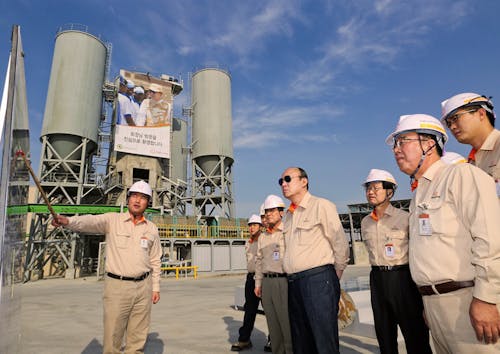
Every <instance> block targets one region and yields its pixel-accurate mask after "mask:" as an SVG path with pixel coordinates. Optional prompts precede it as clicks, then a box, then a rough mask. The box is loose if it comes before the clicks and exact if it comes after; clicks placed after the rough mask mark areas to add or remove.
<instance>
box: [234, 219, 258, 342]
mask: <svg viewBox="0 0 500 354" xmlns="http://www.w3.org/2000/svg"><path fill="white" fill-rule="evenodd" d="M261 230H262V223H261V219H260V216H258V215H255V214H254V215H252V216H250V219H248V232H249V233H250V239H249V240H247V242H246V243H245V253H246V257H247V270H248V273H247V279H246V281H245V305H244V310H245V316H244V317H243V326H241V327H240V329H239V337H238V342H237V343H234V344H233V345H232V346H231V350H232V351H235V352H237V351H241V350H245V349H249V348H251V347H252V342H251V341H250V336H251V334H252V330H253V327H254V324H255V317H256V316H257V310H258V308H259V303H260V298H259V297H258V296H257V295H255V292H254V289H255V279H254V277H255V258H256V256H257V241H258V240H259V236H260V234H261Z"/></svg>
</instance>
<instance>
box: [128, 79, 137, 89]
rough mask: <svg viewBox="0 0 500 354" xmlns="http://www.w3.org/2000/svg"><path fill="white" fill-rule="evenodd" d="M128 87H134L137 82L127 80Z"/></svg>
mask: <svg viewBox="0 0 500 354" xmlns="http://www.w3.org/2000/svg"><path fill="white" fill-rule="evenodd" d="M127 87H128V88H134V87H135V84H134V82H133V81H132V80H127Z"/></svg>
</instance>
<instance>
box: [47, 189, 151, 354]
mask: <svg viewBox="0 0 500 354" xmlns="http://www.w3.org/2000/svg"><path fill="white" fill-rule="evenodd" d="M151 198H152V190H151V187H150V186H149V184H147V183H146V182H144V181H139V182H136V183H134V184H133V185H132V186H131V187H130V189H129V191H128V201H127V207H128V211H127V212H125V213H107V214H102V215H82V216H73V217H70V218H68V217H65V216H63V215H58V216H57V218H56V219H54V220H53V221H52V225H53V226H64V227H65V228H67V229H70V230H72V231H76V232H85V233H94V234H105V235H106V277H105V280H104V296H103V300H104V341H103V342H104V343H103V347H104V348H103V353H105V354H108V353H109V354H115V353H116V354H118V353H121V352H122V351H121V350H122V348H121V347H122V342H123V337H124V335H125V332H126V346H125V349H124V350H125V353H143V352H144V346H145V344H146V339H147V336H148V331H149V324H150V320H151V304H152V303H153V304H156V303H157V302H158V301H159V300H160V265H161V261H160V257H161V247H160V238H159V236H158V229H157V227H156V225H155V224H153V223H152V222H150V221H149V220H147V219H145V218H144V211H145V210H146V208H147V206H148V204H149V201H150V200H151Z"/></svg>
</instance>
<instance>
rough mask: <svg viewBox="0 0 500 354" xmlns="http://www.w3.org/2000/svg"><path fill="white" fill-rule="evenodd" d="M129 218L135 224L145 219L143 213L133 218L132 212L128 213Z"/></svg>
mask: <svg viewBox="0 0 500 354" xmlns="http://www.w3.org/2000/svg"><path fill="white" fill-rule="evenodd" d="M130 218H131V219H132V222H133V223H134V225H137V224H138V223H140V222H143V221H146V218H145V217H144V215H142V216H141V218H140V219H136V218H134V216H133V215H132V214H130Z"/></svg>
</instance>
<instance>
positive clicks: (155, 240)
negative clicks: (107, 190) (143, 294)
mask: <svg viewBox="0 0 500 354" xmlns="http://www.w3.org/2000/svg"><path fill="white" fill-rule="evenodd" d="M66 227H67V228H68V229H70V230H73V231H77V232H88V233H92V234H105V235H106V272H110V273H113V274H116V275H122V276H124V277H138V276H141V275H142V274H144V273H146V272H151V273H152V276H151V277H152V281H153V291H160V267H161V246H160V237H159V235H158V229H157V227H156V225H155V224H154V223H152V222H151V221H149V220H146V219H144V221H141V222H139V223H137V224H136V225H134V223H133V221H132V218H131V216H130V214H129V213H128V212H126V213H106V214H101V215H82V216H72V217H70V218H69V224H68V225H67V226H66Z"/></svg>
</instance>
